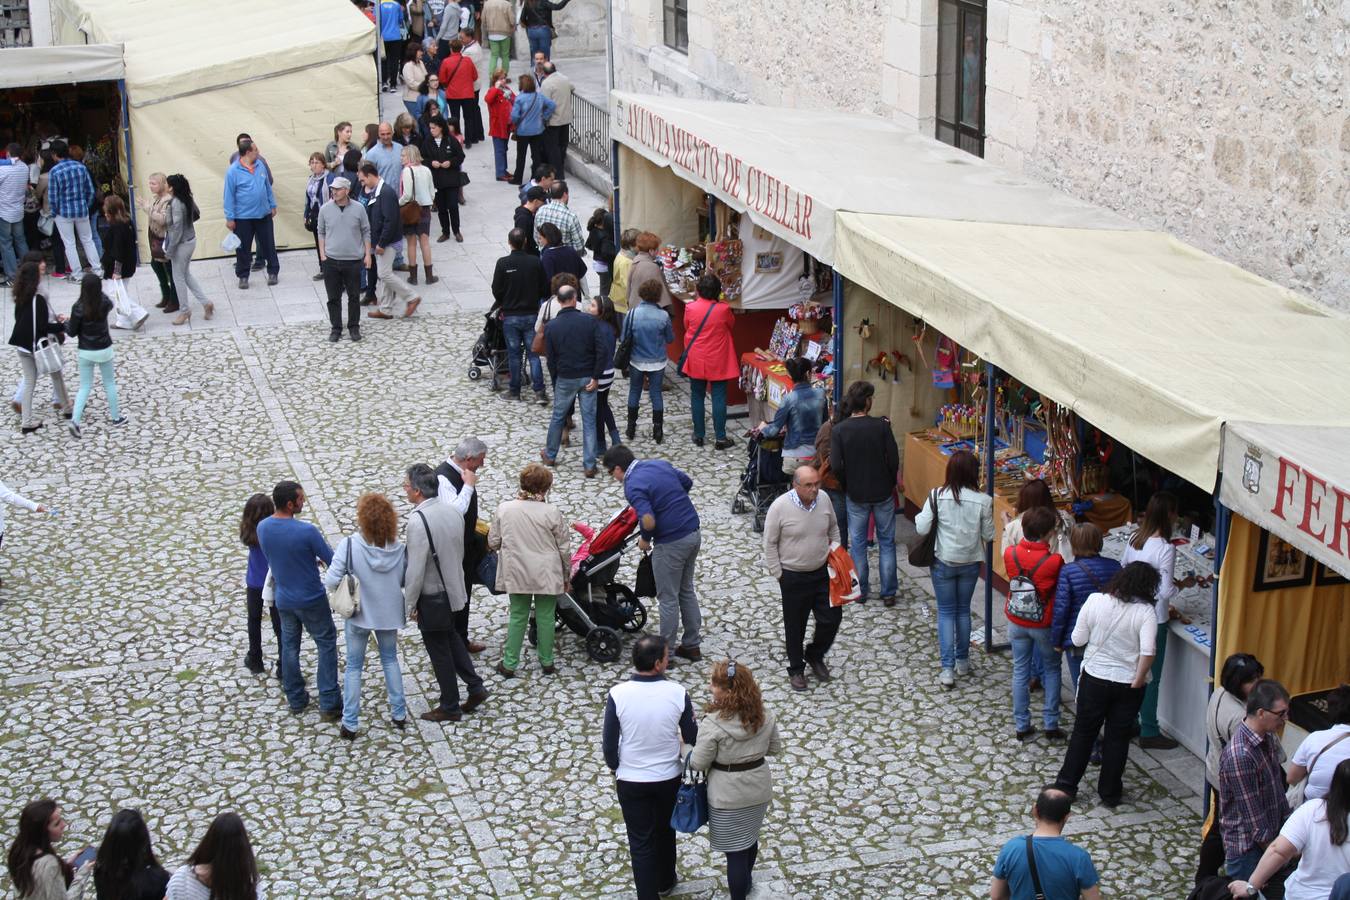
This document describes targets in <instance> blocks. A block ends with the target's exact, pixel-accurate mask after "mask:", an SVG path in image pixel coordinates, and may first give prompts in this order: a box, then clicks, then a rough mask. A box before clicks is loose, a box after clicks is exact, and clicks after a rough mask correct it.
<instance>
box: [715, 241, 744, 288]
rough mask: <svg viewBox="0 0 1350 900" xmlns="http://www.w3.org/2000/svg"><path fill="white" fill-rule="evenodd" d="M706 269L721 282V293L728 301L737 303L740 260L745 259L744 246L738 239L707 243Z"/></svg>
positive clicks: (739, 286) (740, 279) (740, 277)
mask: <svg viewBox="0 0 1350 900" xmlns="http://www.w3.org/2000/svg"><path fill="white" fill-rule="evenodd" d="M707 257H708V271H710V272H712V273H713V274H714V275H716V276H717V277H718V278H719V279H720V280H721V282H722V295H723V296H724V297H726V298H727V302H729V303H738V302H740V299H741V288H742V275H741V271H742V270H741V262H742V261H743V260H744V259H745V247H744V245H743V244H742V243H741V242H740V241H738V240H725V241H711V242H709V244H708V253H707Z"/></svg>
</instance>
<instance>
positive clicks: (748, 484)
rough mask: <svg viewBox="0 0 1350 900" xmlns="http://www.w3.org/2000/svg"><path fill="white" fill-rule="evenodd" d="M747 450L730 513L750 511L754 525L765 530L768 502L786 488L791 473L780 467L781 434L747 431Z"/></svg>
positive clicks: (771, 501)
mask: <svg viewBox="0 0 1350 900" xmlns="http://www.w3.org/2000/svg"><path fill="white" fill-rule="evenodd" d="M746 437H747V442H746V453H747V456H748V459H747V460H746V464H745V471H744V472H743V473H741V486H740V490H738V491H737V493H736V496H735V498H734V499H732V501H731V511H732V512H733V513H743V512H748V511H753V512H754V514H755V521H754V529H755V531H756V532H762V531H763V530H764V518H765V517H766V516H767V515H768V514H769V505H770V504H772V503H773V501H774V500H776V499H777V498H778V495H779V494H781V493H783V491H785V490H787V487H788V484H789V483H790V482H791V481H792V476H791V475H788V474H786V473H784V471H783V441H782V439H781V438H777V437H771V438H766V437H764V436H763V435H761V434H759V433H758V432H757V431H751V432H749V433H748V434H747V435H746Z"/></svg>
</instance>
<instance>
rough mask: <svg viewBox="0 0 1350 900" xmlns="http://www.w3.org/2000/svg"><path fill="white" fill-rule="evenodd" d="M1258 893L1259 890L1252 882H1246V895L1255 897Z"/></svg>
mask: <svg viewBox="0 0 1350 900" xmlns="http://www.w3.org/2000/svg"><path fill="white" fill-rule="evenodd" d="M1260 893H1261V892H1260V891H1258V890H1257V889H1256V885H1254V884H1252V883H1251V882H1250V881H1249V882H1247V896H1248V897H1255V896H1258V895H1259V894H1260Z"/></svg>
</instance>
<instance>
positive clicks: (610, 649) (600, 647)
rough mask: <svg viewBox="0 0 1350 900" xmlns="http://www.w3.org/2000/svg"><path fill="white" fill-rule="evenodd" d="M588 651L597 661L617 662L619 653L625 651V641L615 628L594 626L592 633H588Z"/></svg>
mask: <svg viewBox="0 0 1350 900" xmlns="http://www.w3.org/2000/svg"><path fill="white" fill-rule="evenodd" d="M586 652H587V653H589V654H590V655H591V659H593V660H595V661H596V662H602V663H612V662H617V661H618V659H619V655H620V654H621V653H623V641H622V640H621V639H620V638H619V633H618V632H617V631H615V630H614V629H613V628H606V627H605V626H603V625H600V626H597V627H595V628H592V629H591V631H590V634H588V635H586Z"/></svg>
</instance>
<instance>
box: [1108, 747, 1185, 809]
mask: <svg viewBox="0 0 1350 900" xmlns="http://www.w3.org/2000/svg"><path fill="white" fill-rule="evenodd" d="M1139 746H1140V747H1143V748H1144V749H1145V750H1175V749H1176V748H1177V747H1180V746H1181V745H1180V744H1178V743H1177V742H1176V741H1174V740H1172V739H1171V738H1170V737H1168V736H1167V735H1165V734H1155V735H1153V736H1152V737H1141V738H1140V739H1139ZM1117 802H1119V801H1117Z"/></svg>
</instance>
